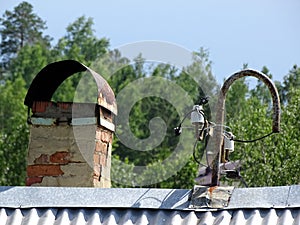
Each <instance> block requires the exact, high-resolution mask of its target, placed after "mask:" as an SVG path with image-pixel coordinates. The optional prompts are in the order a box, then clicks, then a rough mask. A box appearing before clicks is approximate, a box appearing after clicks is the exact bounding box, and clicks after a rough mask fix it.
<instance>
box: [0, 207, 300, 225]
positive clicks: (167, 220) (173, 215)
mask: <svg viewBox="0 0 300 225" xmlns="http://www.w3.org/2000/svg"><path fill="white" fill-rule="evenodd" d="M0 224H1V225H12V224H14V225H15V224H22V225H37V224H39V225H42V224H45V225H49V224H55V225H62V224H63V225H68V224H70V225H71V224H72V225H77V224H78V225H83V224H88V225H98V224H105V225H117V224H118V225H130V224H136V225H137V224H138V225H148V224H150V225H151V224H153V225H165V224H182V225H183V224H185V225H186V224H199V225H217V224H220V225H251V224H253V225H274V224H277V225H280V224H285V225H298V224H300V209H299V208H298V209H235V210H221V211H208V212H204V211H201V212H199V211H182V210H158V209H157V210H155V209H93V208H84V209H78V208H31V209H9V208H2V209H0Z"/></svg>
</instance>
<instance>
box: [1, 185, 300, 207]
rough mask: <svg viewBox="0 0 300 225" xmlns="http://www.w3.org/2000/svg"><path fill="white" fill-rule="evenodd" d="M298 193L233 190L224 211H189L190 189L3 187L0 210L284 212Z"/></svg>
mask: <svg viewBox="0 0 300 225" xmlns="http://www.w3.org/2000/svg"><path fill="white" fill-rule="evenodd" d="M299 193H300V185H292V186H278V187H256V188H234V189H233V192H232V195H231V197H230V201H229V204H228V206H227V207H225V208H223V209H214V208H202V209H189V204H190V198H191V195H192V190H189V189H154V188H153V189H152V188H85V187H21V186H16V187H10V186H3V187H1V186H0V208H3V207H4V208H62V207H63V208H132V209H134V208H136V209H165V210H194V211H215V210H234V209H253V208H255V209H259V208H278V209H281V208H300V195H299Z"/></svg>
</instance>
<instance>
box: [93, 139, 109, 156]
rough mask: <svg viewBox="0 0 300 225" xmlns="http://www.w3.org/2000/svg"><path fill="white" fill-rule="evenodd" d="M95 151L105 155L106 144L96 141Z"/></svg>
mask: <svg viewBox="0 0 300 225" xmlns="http://www.w3.org/2000/svg"><path fill="white" fill-rule="evenodd" d="M95 151H96V152H101V153H104V154H106V153H107V144H106V143H102V142H101V141H96V146H95Z"/></svg>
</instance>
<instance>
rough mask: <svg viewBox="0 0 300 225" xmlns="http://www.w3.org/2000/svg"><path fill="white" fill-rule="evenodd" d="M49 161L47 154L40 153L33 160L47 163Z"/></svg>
mask: <svg viewBox="0 0 300 225" xmlns="http://www.w3.org/2000/svg"><path fill="white" fill-rule="evenodd" d="M48 163H49V155H47V154H41V155H40V157H38V158H36V159H35V160H34V164H48Z"/></svg>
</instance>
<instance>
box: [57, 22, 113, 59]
mask: <svg viewBox="0 0 300 225" xmlns="http://www.w3.org/2000/svg"><path fill="white" fill-rule="evenodd" d="M93 24H94V22H93V19H92V18H90V17H89V18H86V17H85V16H81V17H79V18H78V19H76V20H75V21H74V22H73V23H71V24H70V25H69V26H68V27H67V29H66V30H67V34H66V35H65V36H64V37H62V38H61V39H59V41H58V43H57V45H56V46H55V48H54V51H53V54H54V55H56V56H58V57H59V58H62V59H74V60H78V61H79V62H81V63H84V64H86V65H89V64H91V63H92V62H93V61H94V60H96V59H97V58H99V57H101V56H103V55H104V54H105V53H106V52H107V48H108V45H109V41H108V40H107V39H106V38H101V39H98V38H97V37H96V36H95V34H94V30H93V28H92V26H93Z"/></svg>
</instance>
